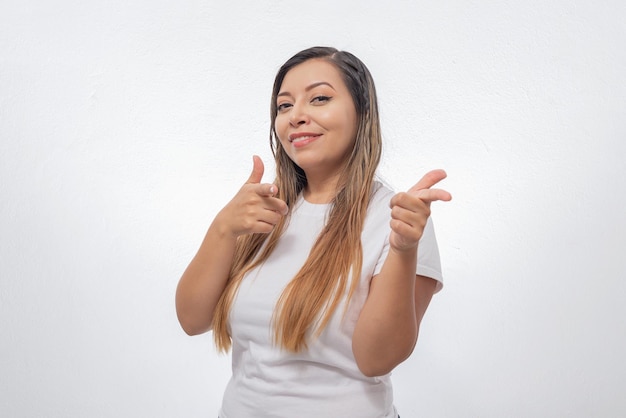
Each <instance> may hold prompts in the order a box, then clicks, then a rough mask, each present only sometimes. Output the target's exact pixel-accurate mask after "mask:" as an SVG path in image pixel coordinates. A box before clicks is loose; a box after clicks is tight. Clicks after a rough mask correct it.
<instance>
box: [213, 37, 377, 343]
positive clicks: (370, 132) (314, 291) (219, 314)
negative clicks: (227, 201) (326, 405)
mask: <svg viewBox="0 0 626 418" xmlns="http://www.w3.org/2000/svg"><path fill="white" fill-rule="evenodd" d="M311 59H323V60H326V61H327V62H329V63H331V64H333V65H334V66H335V67H336V68H337V70H338V71H339V72H340V74H341V76H342V78H343V81H344V83H345V84H346V87H347V88H348V90H349V92H350V95H351V96H352V101H353V102H354V106H355V109H356V114H357V124H358V127H357V133H356V141H355V145H354V148H353V149H352V152H351V154H350V155H349V156H348V157H347V160H346V162H345V164H344V167H343V170H342V172H341V174H340V177H339V182H338V186H337V194H336V195H335V197H334V199H333V200H332V201H331V205H330V207H331V209H330V213H329V215H328V218H327V222H326V225H325V226H324V228H323V230H322V231H321V233H320V235H319V236H318V238H317V240H316V242H315V244H314V245H313V248H312V249H311V251H310V253H309V256H308V258H307V260H306V261H305V263H304V265H303V266H302V268H301V269H300V271H299V272H298V273H297V274H296V275H295V277H294V278H293V279H292V280H291V281H290V282H289V284H288V285H287V286H286V287H285V289H284V290H283V293H282V295H281V296H280V298H279V300H278V303H277V305H276V307H275V310H274V318H273V326H274V342H275V343H276V344H277V345H279V346H280V347H282V348H284V349H286V350H288V351H292V352H298V351H301V350H302V349H304V348H306V347H307V344H306V336H307V334H308V333H311V335H313V336H319V334H320V333H321V332H322V331H323V330H324V328H325V327H326V325H327V324H328V321H329V320H330V318H331V316H332V314H333V313H334V312H335V310H336V309H337V307H338V306H339V304H340V302H341V300H342V298H343V297H344V296H345V295H346V292H347V300H348V301H349V300H350V298H351V296H352V294H353V293H354V290H355V289H356V286H357V284H358V281H359V277H360V275H361V267H362V262H363V249H362V245H361V231H362V229H363V224H364V221H365V215H366V213H367V207H368V204H369V202H370V199H371V197H372V194H373V193H374V190H373V186H374V175H375V172H376V168H377V167H378V163H379V161H380V156H381V152H382V138H381V132H380V120H379V115H378V101H377V98H376V89H375V87H374V81H373V79H372V76H371V74H370V72H369V70H368V69H367V67H366V66H365V65H364V64H363V63H362V62H361V60H359V59H358V58H357V57H355V56H354V55H352V54H351V53H349V52H345V51H338V50H337V49H335V48H330V47H313V48H309V49H306V50H304V51H301V52H299V53H297V54H296V55H294V56H293V57H291V58H290V59H289V60H288V61H287V62H286V63H285V64H283V66H282V67H281V68H280V69H279V70H278V73H277V75H276V79H275V80H274V87H273V90H272V100H271V105H270V118H271V126H270V146H271V149H272V153H273V155H274V159H275V163H276V181H275V183H276V185H277V186H278V196H277V197H278V198H279V199H282V200H283V201H285V203H287V206H288V207H289V208H292V207H293V205H294V203H296V201H297V199H298V196H299V195H300V193H301V192H302V190H303V189H304V187H305V186H306V184H307V178H306V175H305V173H304V171H303V170H302V169H301V168H300V167H299V166H297V165H296V164H295V163H294V162H293V161H292V160H291V159H290V158H289V156H288V155H287V153H286V152H285V150H284V149H283V147H282V145H281V143H280V141H279V139H278V135H277V133H276V125H275V121H276V115H277V114H278V109H277V104H276V99H277V95H278V93H279V91H280V88H281V85H282V83H283V79H284V78H285V75H286V74H287V73H288V72H289V70H291V69H292V68H293V67H295V66H297V65H299V64H302V63H303V62H305V61H308V60H311ZM288 222H289V215H288V216H285V217H283V218H282V219H281V221H280V222H279V223H278V224H276V225H275V227H274V229H273V231H272V232H271V233H270V234H249V235H245V236H240V237H239V238H238V240H237V246H236V250H235V256H234V260H233V264H232V267H231V270H230V276H229V278H228V282H227V284H226V288H225V290H224V292H223V293H222V296H221V298H220V300H219V302H218V304H217V306H216V309H215V314H214V317H213V333H214V338H215V343H216V346H217V348H218V349H219V350H222V351H227V350H228V349H229V348H230V346H231V339H230V335H229V333H228V327H227V324H228V314H229V311H230V308H231V306H232V303H233V300H234V298H235V295H236V293H237V290H238V288H239V285H240V283H241V280H242V279H243V277H244V275H245V274H246V273H247V272H248V271H250V270H251V269H253V268H255V267H257V266H258V265H260V264H262V263H263V262H264V261H265V260H267V258H268V257H269V255H270V254H271V253H272V251H273V250H274V248H275V247H276V243H277V242H278V240H279V238H280V236H281V234H282V232H283V231H284V229H285V227H286V225H287V223H288ZM264 244H265V245H264ZM261 248H263V249H262V250H261Z"/></svg>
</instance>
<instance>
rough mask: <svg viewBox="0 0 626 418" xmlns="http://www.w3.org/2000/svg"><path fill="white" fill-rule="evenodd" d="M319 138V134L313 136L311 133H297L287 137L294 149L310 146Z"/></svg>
mask: <svg viewBox="0 0 626 418" xmlns="http://www.w3.org/2000/svg"><path fill="white" fill-rule="evenodd" d="M320 136H321V134H315V133H311V132H298V133H293V134H291V135H289V142H291V143H292V144H293V146H294V147H296V148H298V147H303V146H305V145H307V144H310V143H311V142H313V141H315V140H316V139H317V138H319V137H320Z"/></svg>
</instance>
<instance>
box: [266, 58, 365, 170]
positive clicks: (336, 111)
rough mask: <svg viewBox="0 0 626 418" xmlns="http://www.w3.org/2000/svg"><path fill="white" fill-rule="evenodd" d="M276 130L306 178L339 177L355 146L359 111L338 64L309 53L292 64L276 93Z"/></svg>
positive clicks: (283, 145)
mask: <svg viewBox="0 0 626 418" xmlns="http://www.w3.org/2000/svg"><path fill="white" fill-rule="evenodd" d="M276 106H277V115H276V120H275V128H276V134H277V136H278V139H279V140H280V143H281V145H282V147H283V149H284V150H285V152H286V153H287V155H288V156H289V158H291V160H292V161H293V162H294V163H295V164H297V165H298V166H299V167H300V168H302V169H303V170H304V172H305V173H306V175H307V178H308V179H309V181H311V180H312V179H314V178H315V179H319V180H320V181H328V180H331V179H333V178H337V177H338V175H339V173H340V171H341V169H342V168H343V166H344V164H345V162H346V160H347V158H348V156H349V155H350V153H351V152H352V149H353V148H354V143H355V138H356V133H357V114H356V110H355V106H354V102H353V100H352V96H351V95H350V92H349V91H348V88H347V87H346V85H345V83H344V81H343V78H342V76H341V73H340V72H339V71H338V70H337V68H336V67H335V66H334V65H333V64H331V63H329V62H328V61H325V60H323V59H310V60H308V61H305V62H303V63H301V64H298V65H296V66H295V67H293V68H292V69H290V70H289V71H288V72H287V74H286V75H285V78H284V79H283V82H282V84H281V86H280V90H279V92H278V95H277V97H276Z"/></svg>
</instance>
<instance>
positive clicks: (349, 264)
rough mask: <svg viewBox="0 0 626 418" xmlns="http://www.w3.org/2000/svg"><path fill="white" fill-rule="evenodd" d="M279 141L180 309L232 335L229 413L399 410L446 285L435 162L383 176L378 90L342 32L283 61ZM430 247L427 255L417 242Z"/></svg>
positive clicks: (210, 242)
mask: <svg viewBox="0 0 626 418" xmlns="http://www.w3.org/2000/svg"><path fill="white" fill-rule="evenodd" d="M270 141H271V146H272V151H273V154H274V157H275V163H276V180H275V182H274V183H272V184H266V183H261V179H262V176H263V163H262V162H261V160H260V158H259V157H256V156H255V157H253V170H252V174H251V175H250V178H249V179H248V181H247V182H246V183H245V184H244V185H243V187H242V188H241V189H240V190H239V192H238V193H237V194H236V195H235V196H234V197H233V199H232V200H231V201H230V202H229V203H228V204H227V205H226V206H225V207H224V209H222V210H221V211H220V212H219V213H218V214H217V216H216V217H215V220H214V221H213V223H212V224H211V226H210V227H209V229H208V231H207V233H206V237H205V239H204V241H203V242H202V245H201V246H200V249H199V250H198V253H197V254H196V256H195V257H194V258H193V260H192V261H191V263H190V264H189V266H188V267H187V269H186V271H185V272H184V274H183V276H182V278H181V279H180V283H179V285H178V289H177V293H176V309H177V313H178V318H179V321H180V323H181V325H182V327H183V329H184V330H185V331H186V332H187V333H188V334H190V335H195V334H200V333H203V332H206V331H208V330H210V329H212V330H213V333H214V337H215V341H216V344H217V347H218V348H219V349H221V350H224V351H226V350H228V349H230V348H232V362H233V375H232V378H231V380H230V382H229V384H228V386H227V388H226V393H225V394H224V399H223V403H222V408H221V410H220V413H219V416H220V418H261V417H285V418H287V417H289V418H294V417H298V418H307V417H315V418H320V417H324V418H325V417H332V418H335V417H343V418H352V417H353V418H370V417H371V418H374V417H393V418H395V417H396V416H397V412H396V411H395V408H394V405H393V394H392V388H391V383H390V379H389V374H390V372H391V371H392V370H393V368H394V367H396V366H397V365H398V364H400V363H401V362H402V361H404V360H405V359H406V358H407V357H408V356H409V355H410V354H411V352H412V351H413V347H414V346H415V343H416V341H417V335H418V330H419V325H420V322H421V320H422V317H423V315H424V312H425V311H426V308H427V307H428V304H429V303H430V300H431V297H432V295H433V294H434V293H435V292H436V291H438V290H439V289H440V287H441V268H440V262H439V252H438V249H437V243H436V240H435V235H434V231H433V227H432V224H431V222H430V221H429V215H430V203H431V202H433V201H436V200H444V201H447V200H450V198H451V197H450V194H449V193H448V192H446V191H444V190H440V189H434V188H432V186H434V185H435V184H436V183H437V182H439V181H440V180H442V179H443V178H444V177H445V172H443V171H442V170H435V171H431V172H430V173H428V174H426V175H425V176H424V177H423V178H422V179H421V180H420V181H419V182H418V183H417V184H415V186H413V187H412V188H411V189H410V190H409V191H408V192H406V193H399V194H394V193H393V192H391V191H390V190H389V189H387V188H386V187H385V186H383V185H382V184H381V183H379V182H377V181H376V180H375V171H376V168H377V166H378V162H379V159H380V154H381V133H380V124H379V117H378V105H377V99H376V91H375V88H374V82H373V80H372V77H371V75H370V73H369V71H368V69H367V68H366V67H365V65H364V64H363V63H362V62H361V61H360V60H359V59H358V58H356V57H355V56H354V55H352V54H350V53H348V52H344V51H337V50H336V49H334V48H325V47H315V48H310V49H307V50H304V51H301V52H299V53H298V54H296V55H295V56H293V57H292V58H291V59H289V60H288V61H287V62H286V63H285V64H284V65H283V66H282V67H281V68H280V70H279V71H278V74H277V76H276V80H275V82H274V89H273V93H272V101H271V132H270ZM418 254H419V257H418Z"/></svg>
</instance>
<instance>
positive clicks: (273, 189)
mask: <svg viewBox="0 0 626 418" xmlns="http://www.w3.org/2000/svg"><path fill="white" fill-rule="evenodd" d="M270 193H271V194H274V193H276V188H275V187H274V186H271V187H270Z"/></svg>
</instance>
